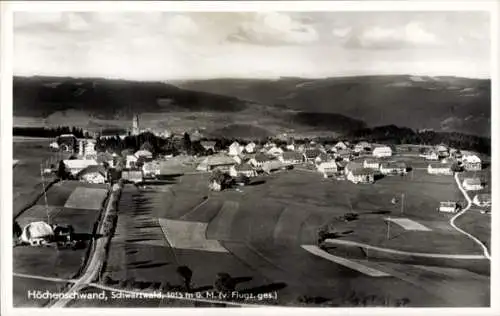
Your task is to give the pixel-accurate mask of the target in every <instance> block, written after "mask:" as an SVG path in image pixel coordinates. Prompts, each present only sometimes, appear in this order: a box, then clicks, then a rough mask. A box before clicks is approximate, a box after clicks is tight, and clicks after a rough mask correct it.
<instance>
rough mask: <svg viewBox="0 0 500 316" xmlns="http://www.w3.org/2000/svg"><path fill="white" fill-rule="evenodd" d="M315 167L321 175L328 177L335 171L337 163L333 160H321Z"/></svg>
mask: <svg viewBox="0 0 500 316" xmlns="http://www.w3.org/2000/svg"><path fill="white" fill-rule="evenodd" d="M317 169H318V171H319V172H321V173H322V174H323V177H325V178H328V177H330V176H333V175H334V174H335V172H337V163H336V162H335V161H328V162H322V163H320V164H318V165H317Z"/></svg>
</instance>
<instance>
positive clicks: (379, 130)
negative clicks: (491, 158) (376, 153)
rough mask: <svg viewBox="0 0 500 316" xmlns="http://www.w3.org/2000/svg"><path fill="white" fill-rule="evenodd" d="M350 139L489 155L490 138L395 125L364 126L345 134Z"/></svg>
mask: <svg viewBox="0 0 500 316" xmlns="http://www.w3.org/2000/svg"><path fill="white" fill-rule="evenodd" d="M347 139H348V140H351V141H367V142H374V143H383V144H393V145H399V144H415V145H431V146H433V145H439V144H445V145H447V146H450V147H454V148H459V149H465V150H473V151H476V152H479V153H483V154H487V155H491V139H490V138H487V137H480V136H474V135H467V134H462V133H457V132H435V131H425V132H421V133H419V132H416V131H414V130H412V129H410V128H406V127H398V126H395V125H387V126H378V127H373V128H364V129H360V130H357V131H355V132H352V133H350V134H349V135H347Z"/></svg>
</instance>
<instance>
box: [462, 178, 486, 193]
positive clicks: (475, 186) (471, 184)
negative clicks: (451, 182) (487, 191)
mask: <svg viewBox="0 0 500 316" xmlns="http://www.w3.org/2000/svg"><path fill="white" fill-rule="evenodd" d="M463 187H464V189H465V190H467V191H477V190H481V189H482V188H483V185H482V183H481V179H479V178H467V179H465V180H464V182H463Z"/></svg>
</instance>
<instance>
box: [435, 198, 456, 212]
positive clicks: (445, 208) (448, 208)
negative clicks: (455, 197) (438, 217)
mask: <svg viewBox="0 0 500 316" xmlns="http://www.w3.org/2000/svg"><path fill="white" fill-rule="evenodd" d="M438 210H439V211H440V212H444V213H456V212H458V211H459V210H460V207H459V205H458V203H457V202H452V201H445V202H440V203H439V209H438Z"/></svg>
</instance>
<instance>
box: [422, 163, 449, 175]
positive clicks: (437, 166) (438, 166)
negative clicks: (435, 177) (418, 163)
mask: <svg viewBox="0 0 500 316" xmlns="http://www.w3.org/2000/svg"><path fill="white" fill-rule="evenodd" d="M427 172H428V173H429V174H444V175H451V174H453V171H452V170H451V164H449V163H431V164H429V166H427Z"/></svg>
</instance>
